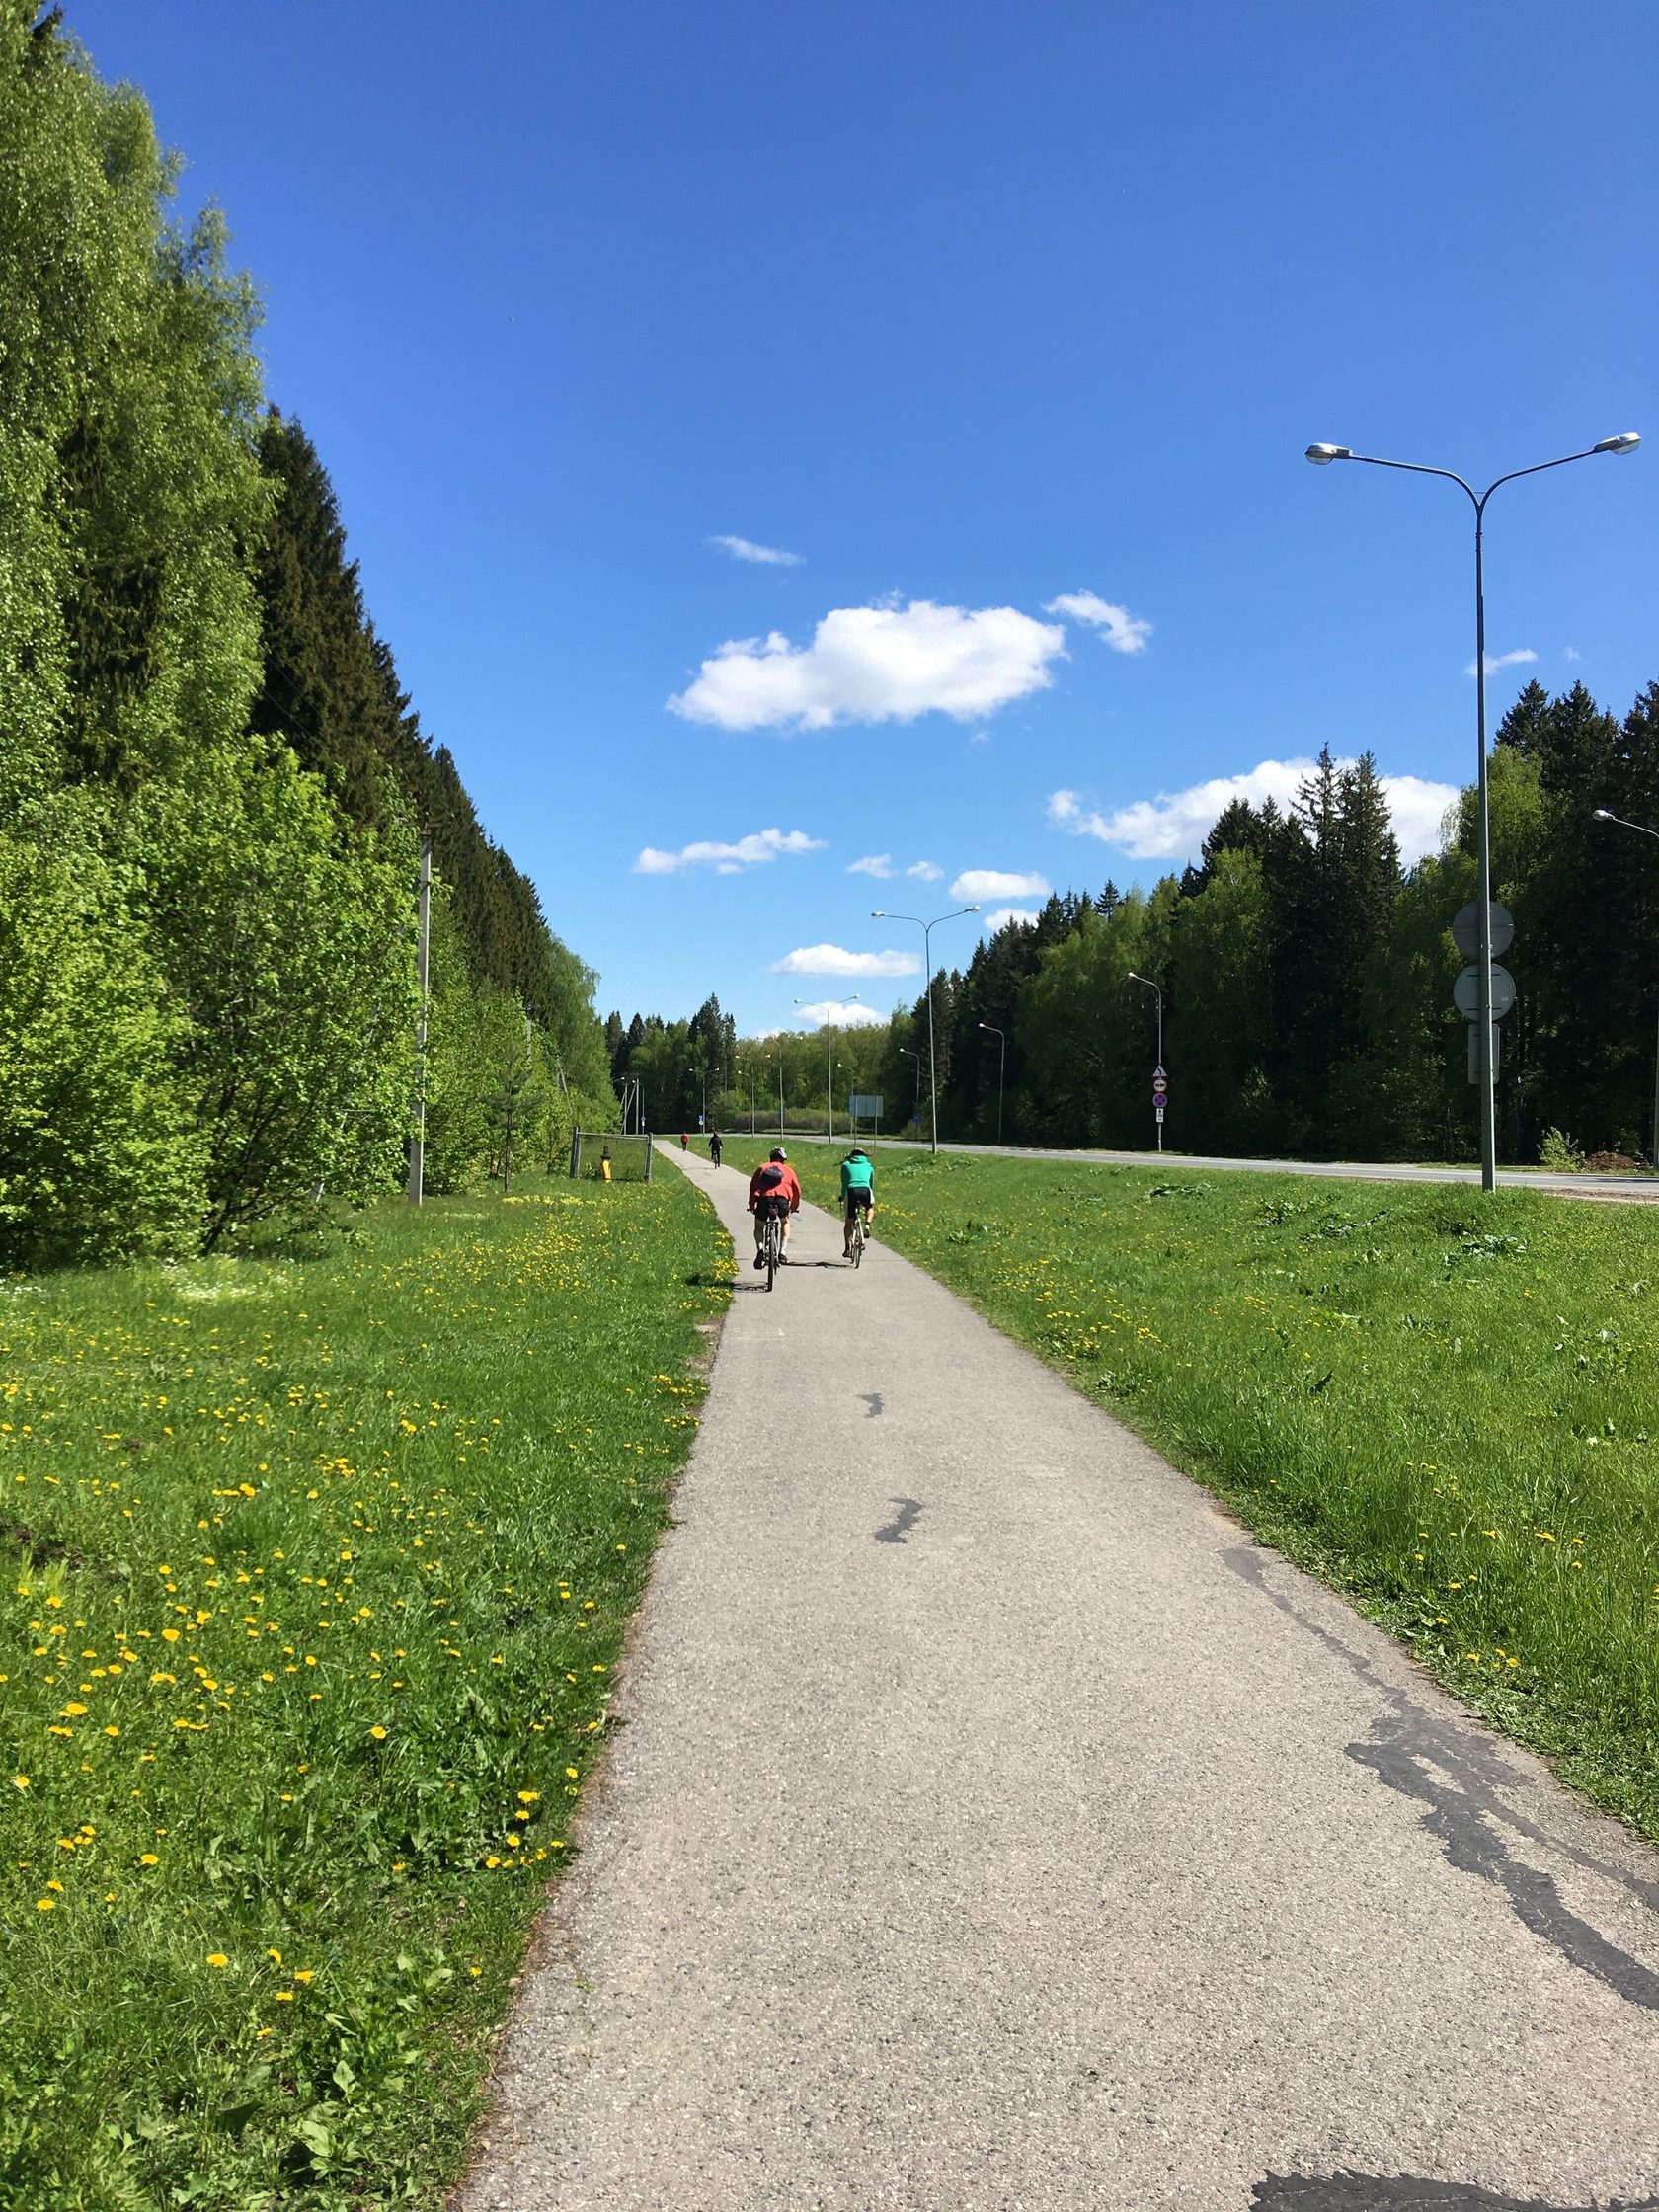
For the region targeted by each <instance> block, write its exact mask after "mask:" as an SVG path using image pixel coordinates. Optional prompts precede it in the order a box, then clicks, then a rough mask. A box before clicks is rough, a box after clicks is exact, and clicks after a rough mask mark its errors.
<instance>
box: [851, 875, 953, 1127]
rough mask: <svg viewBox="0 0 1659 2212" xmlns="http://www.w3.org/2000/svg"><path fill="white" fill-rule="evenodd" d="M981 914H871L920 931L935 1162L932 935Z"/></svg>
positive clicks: (876, 910) (878, 910)
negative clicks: (951, 923) (943, 924)
mask: <svg viewBox="0 0 1659 2212" xmlns="http://www.w3.org/2000/svg"><path fill="white" fill-rule="evenodd" d="M979 910H980V909H979V906H978V904H977V903H976V904H975V905H974V906H972V907H958V908H956V909H954V911H952V912H951V913H948V914H935V915H934V917H933V919H932V920H931V921H923V920H922V918H921V916H920V915H919V914H890V913H889V912H888V911H887V909H886V908H885V907H874V908H872V909H871V910H870V919H871V920H872V921H909V922H912V923H913V924H914V925H915V927H916V928H917V929H919V930H920V931H921V958H922V965H923V966H924V967H925V968H926V970H927V1119H928V1135H929V1136H930V1138H931V1139H932V1144H933V1153H934V1157H935V1158H937V1156H938V1151H939V1064H938V1062H937V1061H936V1060H935V1059H934V1057H933V932H934V930H935V929H937V928H938V926H939V924H940V922H942V921H960V920H961V918H962V916H963V915H964V914H977V913H978V912H979Z"/></svg>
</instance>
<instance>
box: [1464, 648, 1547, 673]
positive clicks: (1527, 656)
mask: <svg viewBox="0 0 1659 2212" xmlns="http://www.w3.org/2000/svg"><path fill="white" fill-rule="evenodd" d="M1537 659H1538V655H1537V654H1536V653H1535V652H1534V651H1533V649H1532V647H1531V646H1530V645H1524V646H1523V647H1522V648H1521V650H1520V652H1519V653H1488V654H1487V656H1486V673H1487V674H1488V675H1496V674H1497V672H1498V671H1499V670H1500V669H1521V668H1525V667H1526V665H1527V663H1528V662H1529V661H1536V660H1537ZM1463 673H1464V675H1473V673H1474V663H1473V662H1472V661H1471V662H1470V663H1469V665H1468V667H1467V668H1466V669H1465V670H1464V671H1463Z"/></svg>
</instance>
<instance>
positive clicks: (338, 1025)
mask: <svg viewBox="0 0 1659 2212" xmlns="http://www.w3.org/2000/svg"><path fill="white" fill-rule="evenodd" d="M33 16H34V9H33V8H32V7H30V6H27V5H23V4H21V0H0V302H3V303H4V305H3V310H0V312H3V315H4V323H3V328H0V1264H19V1263H22V1264H39V1263H41V1262H45V1261H50V1260H54V1259H64V1258H78V1257H93V1256H99V1255H102V1254H106V1253H110V1252H119V1251H129V1250H138V1249H144V1248H156V1247H162V1248H165V1247H178V1248H189V1247H192V1246H194V1245H197V1244H199V1243H200V1242H202V1241H205V1242H207V1243H209V1244H211V1243H212V1242H214V1241H215V1240H216V1239H218V1238H219V1237H221V1236H223V1235H225V1234H226V1233H230V1232H234V1231H236V1230H237V1229H238V1228H240V1227H241V1226H243V1225H246V1224H247V1223H249V1222H251V1221H253V1220H255V1219H257V1218H258V1217H259V1216H260V1215H262V1214H264V1213H267V1212H270V1211H272V1210H273V1209H275V1208H278V1207H282V1206H286V1205H290V1204H292V1203H294V1202H295V1201H296V1200H299V1199H302V1198H303V1197H304V1196H305V1195H306V1194H307V1193H309V1192H310V1191H312V1190H313V1189H314V1188H315V1187H316V1186H317V1185H318V1184H319V1183H321V1182H324V1181H326V1183H327V1185H328V1188H329V1189H330V1190H331V1191H333V1192H335V1193H337V1194H339V1195H342V1196H347V1197H367V1196H369V1195H371V1194H372V1193H373V1192H375V1191H378V1190H382V1189H385V1188H387V1187H388V1186H389V1185H391V1184H393V1183H395V1181H396V1180H397V1178H398V1176H399V1175H400V1173H401V1166H402V1158H403V1152H404V1145H405V1138H406V1133H407V1126H408V1115H409V1104H410V1097H411V1083H412V1073H413V1070H412V1066H411V1036H412V1026H413V1023H412V1017H413V995H414V973H413V913H412V902H411V881H412V877H413V873H414V866H415V856H416V852H417V848H418V841H419V833H420V831H421V830H422V829H423V828H427V829H430V830H431V833H432V836H433V840H434V846H435V854H436V857H437V863H438V867H439V870H440V873H441V875H442V877H443V879H444V881H443V883H442V885H441V886H440V890H439V898H438V902H437V906H438V911H439V915H440V920H439V924H438V926H439V931H440V935H441V937H442V944H443V955H442V958H441V959H440V961H439V964H438V973H439V988H437V989H436V990H435V994H434V1006H433V1054H434V1067H435V1114H436V1119H437V1122H438V1125H439V1132H438V1141H437V1144H436V1146H435V1155H436V1171H437V1179H438V1180H439V1181H442V1180H443V1179H445V1178H447V1179H448V1180H450V1181H458V1180H461V1179H464V1178H465V1177H466V1176H467V1175H469V1174H474V1173H478V1172H482V1171H483V1170H485V1169H486V1168H488V1167H489V1166H490V1165H492V1164H493V1162H494V1159H495V1155H496V1153H497V1151H498V1149H499V1146H500V1141H501V1130H502V1129H503V1128H505V1125H506V1122H507V1120H509V1119H513V1120H515V1121H516V1122H517V1124H518V1125H519V1128H520V1130H521V1131H524V1130H528V1129H530V1128H531V1127H537V1128H540V1129H541V1130H542V1132H543V1134H544V1136H546V1138H547V1140H548V1142H551V1141H552V1136H553V1133H554V1131H555V1128H556V1125H558V1124H559V1123H560V1122H561V1121H562V1122H563V1124H564V1125H565V1126H568V1123H569V1120H570V1118H571V1115H572V1113H573V1112H574V1111H577V1110H581V1094H582V1093H583V1092H585V1091H586V1092H587V1093H588V1094H589V1096H590V1103H589V1105H588V1107H587V1109H586V1111H587V1114H588V1117H589V1118H593V1117H594V1116H596V1115H599V1114H602V1113H603V1112H604V1111H605V1110H606V1102H607V1101H608V1091H609V1085H608V1069H607V1066H606V1060H605V1051H604V1043H603V1039H602V1037H601V1035H600V1032H599V1028H598V1024H597V1022H596V1020H595V1018H594V1016H593V1008H592V1005H591V1002H590V1000H591V991H592V982H593V979H592V977H591V976H590V974H589V972H588V971H587V970H586V969H585V968H584V967H583V966H582V964H581V963H580V962H579V961H578V960H576V959H575V957H574V956H573V955H572V954H571V953H569V952H568V951H567V950H566V948H565V947H564V946H563V945H561V944H560V943H559V941H558V940H557V939H556V938H555V937H553V936H552V935H551V933H550V932H549V931H548V929H547V927H546V923H545V920H544V918H543V916H542V912H541V909H540V906H539V903H538V901H537V899H536V895H535V892H534V889H533V887H532V886H531V885H530V884H529V883H528V882H527V880H526V879H525V878H524V877H523V876H521V875H520V874H519V873H518V871H517V870H516V869H514V866H513V864H512V862H511V861H510V860H509V859H508V858H507V856H506V855H505V854H504V853H502V852H501V851H500V850H499V849H498V848H497V847H495V846H494V845H492V844H491V843H490V841H489V840H488V838H487V837H485V835H484V833H483V831H482V830H481V829H480V827H479V824H478V822H477V819H476V816H475V814H474V812H473V809H472V806H471V802H470V801H469V800H468V798H467V795H466V792H465V790H464V789H463V788H462V785H461V782H460V778H459V775H458V774H457V772H456V769H455V764H454V761H453V759H452V758H451V757H450V755H449V754H448V753H447V751H444V750H442V749H441V748H439V749H436V750H434V749H432V748H430V747H429V746H428V744H427V742H426V740H425V738H424V737H423V735H422V733H421V731H420V729H419V726H418V724H417V722H416V720H415V717H414V715H413V714H412V712H411V711H410V706H409V702H408V700H407V699H406V698H405V697H404V695H403V693H402V691H401V689H400V688H399V685H398V682H397V676H396V671H395V668H394V666H393V663H392V658H391V654H390V652H389V650H388V649H387V647H386V645H385V643H384V641H383V640H381V639H379V638H378V637H376V636H375V634H374V631H373V629H372V627H371V625H370V623H369V621H368V618H367V614H366V610H365V607H364V604H363V599H362V593H361V590H360V586H359V583H358V579H357V575H356V567H355V565H354V564H353V563H352V562H351V561H350V560H349V559H348V557H347V553H346V546H345V536H344V531H343V529H342V526H341V522H340V517H339V514H338V512H337V509H336V505H335V501H334V496H333V492H332V489H331V488H330V486H329V483H328V479H327V476H326V474H325V472H324V470H323V467H322V464H321V462H320V460H319V459H318V456H317V455H316V453H315V451H314V450H313V448H312V447H311V445H310V443H309V441H308V440H307V439H306V438H305V435H304V433H303V432H302V431H301V430H300V429H299V427H298V425H297V424H293V423H289V422H285V421H283V420H282V419H281V418H280V417H279V416H277V415H276V414H275V413H274V412H270V413H268V412H267V411H265V409H264V405H263V395H262V393H261V388H260V377H259V371H258V366H257V363H256V360H255V356H254V353H253V347H252V339H253V332H254V327H255V320H256V318H255V310H254V301H253V295H252V291H251V288H250V286H249V284H248V282H247V280H246V279H245V278H243V277H241V276H237V275H236V274H234V273H233V272H232V271H230V270H229V268H228V267H227V265H226V261H225V255H224V236H223V229H222V225H221V223H220V222H219V220H218V218H217V217H216V216H215V215H212V214H209V215H207V216H204V217H203V218H202V219H201V220H200V221H199V222H198V223H197V225H196V226H195V227H194V228H193V229H192V230H191V231H190V232H189V233H188V234H187V233H183V232H181V231H180V230H179V229H178V228H177V227H176V226H175V225H173V224H172V222H171V221H170V219H169V212H168V203H169V198H170V195H171V186H172V167H171V164H170V163H169V161H168V160H167V158H166V157H164V156H163V155H162V154H161V152H160V151H159V149H158V148H157V146H156V143H155V138H154V133H153V130H152V127H151V123H150V118H149V115H148V112H147V110H146V109H145V107H144V104H143V102H142V101H141V100H140V99H139V98H138V97H137V95H136V94H134V93H132V92H130V91H128V90H111V89H110V88H108V87H105V86H103V85H101V84H100V83H99V82H98V80H97V79H96V77H95V76H94V75H93V73H92V71H91V69H90V68H89V67H88V65H87V63H86V61H85V58H84V56H83V55H81V53H80V52H79V50H78V49H77V48H76V47H75V46H74V45H73V44H72V42H71V41H70V40H68V39H67V38H66V37H65V36H64V34H63V31H62V28H61V25H60V22H59V20H58V18H57V16H56V15H55V14H54V15H53V16H50V17H48V18H46V19H45V20H44V21H42V22H41V23H40V24H39V25H37V24H35V23H34V21H33ZM573 1091H574V1092H575V1093H576V1094H577V1103H576V1104H575V1105H573V1103H572V1096H571V1094H572V1092H573Z"/></svg>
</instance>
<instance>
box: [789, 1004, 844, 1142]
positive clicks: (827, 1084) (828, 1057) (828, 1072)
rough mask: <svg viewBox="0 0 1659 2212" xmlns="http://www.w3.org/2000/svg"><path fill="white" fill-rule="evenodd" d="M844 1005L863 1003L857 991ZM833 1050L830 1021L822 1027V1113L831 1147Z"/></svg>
mask: <svg viewBox="0 0 1659 2212" xmlns="http://www.w3.org/2000/svg"><path fill="white" fill-rule="evenodd" d="M795 1003H796V1005H797V1006H804V1005H805V1004H806V1000H805V999H804V998H797V999H796V1001H795ZM846 1003H847V1004H848V1005H849V1006H858V1005H862V1003H863V1001H862V999H861V998H860V997H859V995H858V993H857V991H855V990H853V991H849V992H848V993H847V999H846ZM834 1049H835V1025H834V1023H833V1022H832V1021H827V1022H826V1023H825V1025H824V1088H825V1106H824V1111H825V1113H826V1114H827V1115H828V1116H829V1120H830V1144H831V1145H832V1144H833V1143H834V1142H835V1069H834V1066H833V1061H832V1055H833V1053H834ZM780 1126H781V1118H780Z"/></svg>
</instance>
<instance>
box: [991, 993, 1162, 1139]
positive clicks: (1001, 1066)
mask: <svg viewBox="0 0 1659 2212" xmlns="http://www.w3.org/2000/svg"><path fill="white" fill-rule="evenodd" d="M980 1027H981V1028H982V1029H988V1030H989V1031H990V1034H991V1035H992V1036H993V1037H994V1038H995V1039H996V1041H997V1044H998V1046H999V1047H1000V1051H999V1052H998V1054H997V1060H996V1142H997V1143H998V1144H999V1145H1000V1144H1001V1142H1002V1078H1003V1076H1004V1075H1005V1074H1006V1073H1007V1072H1008V1040H1007V1038H1006V1037H1004V1036H1003V1034H1002V1032H1001V1030H999V1029H998V1028H997V1026H996V1024H995V1023H994V1022H993V1021H983V1022H981V1024H980ZM1159 1058H1160V1059H1161V1058H1162V1055H1161V1054H1160V1055H1159Z"/></svg>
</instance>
